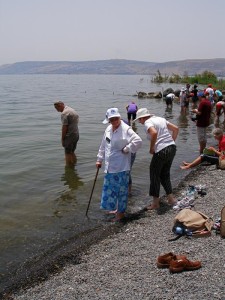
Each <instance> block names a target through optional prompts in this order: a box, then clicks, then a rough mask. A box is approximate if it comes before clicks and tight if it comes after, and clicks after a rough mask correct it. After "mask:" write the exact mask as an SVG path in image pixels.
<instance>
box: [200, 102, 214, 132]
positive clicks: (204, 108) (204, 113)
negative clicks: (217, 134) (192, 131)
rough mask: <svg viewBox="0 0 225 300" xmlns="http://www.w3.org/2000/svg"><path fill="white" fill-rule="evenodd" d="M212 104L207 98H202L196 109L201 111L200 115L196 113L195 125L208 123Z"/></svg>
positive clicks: (201, 125) (203, 125)
mask: <svg viewBox="0 0 225 300" xmlns="http://www.w3.org/2000/svg"><path fill="white" fill-rule="evenodd" d="M211 110H212V106H211V103H210V101H209V100H208V99H202V100H201V102H200V104H199V106H198V111H199V112H201V115H198V119H197V124H196V125H197V126H198V127H207V126H209V124H210V115H211Z"/></svg>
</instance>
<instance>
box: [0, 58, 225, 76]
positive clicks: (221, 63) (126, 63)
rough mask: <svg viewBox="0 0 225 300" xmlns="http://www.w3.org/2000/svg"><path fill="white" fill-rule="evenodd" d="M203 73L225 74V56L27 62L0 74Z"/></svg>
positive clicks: (5, 66) (3, 67) (14, 65)
mask: <svg viewBox="0 0 225 300" xmlns="http://www.w3.org/2000/svg"><path fill="white" fill-rule="evenodd" d="M158 70H159V71H160V72H161V74H162V75H165V74H166V75H171V74H173V73H174V74H179V75H184V73H186V74H188V75H190V76H191V75H195V74H200V73H202V72H204V71H206V70H207V71H211V72H213V73H214V74H215V75H217V76H221V77H225V58H215V59H188V60H181V61H169V62H164V63H155V62H146V61H136V60H126V59H110V60H96V61H81V62H73V61H25V62H17V63H14V64H8V65H2V66H0V75H9V74H124V75H125V74H126V75H135V74H137V75H155V74H156V72H157V71H158Z"/></svg>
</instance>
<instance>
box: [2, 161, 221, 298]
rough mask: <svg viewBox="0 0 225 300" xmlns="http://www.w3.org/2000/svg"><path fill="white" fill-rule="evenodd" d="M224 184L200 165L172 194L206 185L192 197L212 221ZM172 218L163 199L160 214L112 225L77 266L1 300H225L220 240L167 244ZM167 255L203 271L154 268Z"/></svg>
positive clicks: (183, 239)
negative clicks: (195, 264) (181, 257)
mask: <svg viewBox="0 0 225 300" xmlns="http://www.w3.org/2000/svg"><path fill="white" fill-rule="evenodd" d="M181 172H187V171H181ZM224 182H225V171H223V170H220V169H217V168H216V166H211V165H210V166H205V165H201V166H199V167H197V168H195V169H193V170H192V171H191V172H187V176H186V177H185V180H183V181H182V182H181V183H180V184H179V185H178V186H177V187H176V188H175V189H174V194H175V195H176V197H177V198H178V197H181V196H182V193H184V192H185V191H186V189H187V188H188V186H189V185H206V192H207V193H206V195H204V196H201V195H198V196H197V198H196V199H195V201H194V207H193V209H194V210H197V211H201V212H203V213H204V214H206V215H207V216H208V217H212V218H213V220H215V219H216V218H218V217H220V212H221V209H222V208H223V206H224V205H225V197H224ZM177 213H178V211H175V210H173V209H171V208H170V207H169V206H168V205H167V203H166V201H165V199H164V198H162V200H161V207H160V209H159V210H157V211H150V212H149V211H146V210H143V211H141V212H139V214H136V217H134V218H130V220H128V221H127V222H123V223H118V224H113V225H112V227H114V229H115V230H114V231H113V232H112V233H111V234H109V235H108V236H106V237H105V238H104V239H102V240H101V241H99V242H96V243H94V242H93V243H92V245H91V246H89V247H88V248H87V249H86V250H85V251H83V252H82V253H81V255H80V259H79V262H77V263H75V262H74V261H73V260H71V261H70V260H68V261H67V263H66V264H65V265H64V266H63V267H62V268H60V269H59V270H58V272H55V273H53V274H48V276H47V279H45V280H44V281H40V280H39V281H37V282H36V283H32V285H31V284H30V285H29V286H27V287H26V286H25V287H24V286H23V288H21V289H17V291H16V292H15V291H14V292H10V291H7V293H5V295H4V296H3V299H16V300H40V299H46V300H62V299H67V300H70V299H71V300H72V299H104V300H107V299H186V300H187V299H195V300H196V299H225V274H224V270H225V258H224V253H225V239H223V238H221V237H220V235H219V234H216V232H215V231H214V230H212V233H211V236H209V237H200V238H194V237H190V238H187V237H181V238H180V239H178V240H176V241H172V242H171V241H168V240H169V239H170V238H173V237H174V236H175V235H174V234H173V232H172V226H173V221H174V217H175V216H176V214H177ZM168 252H173V253H175V254H179V255H180V254H182V255H186V256H187V258H188V259H189V260H191V261H195V260H200V261H201V263H202V267H201V268H200V269H198V270H195V271H183V272H181V273H175V274H171V273H170V272H169V270H168V269H167V268H166V269H159V268H157V265H156V260H157V257H158V256H159V255H162V254H165V253H168Z"/></svg>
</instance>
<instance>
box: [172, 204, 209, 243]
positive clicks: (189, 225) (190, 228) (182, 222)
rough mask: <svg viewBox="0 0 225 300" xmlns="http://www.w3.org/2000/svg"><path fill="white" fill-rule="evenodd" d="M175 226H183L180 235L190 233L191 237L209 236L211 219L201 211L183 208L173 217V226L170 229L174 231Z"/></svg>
mask: <svg viewBox="0 0 225 300" xmlns="http://www.w3.org/2000/svg"><path fill="white" fill-rule="evenodd" d="M176 226H179V227H183V228H184V232H183V234H181V235H191V236H193V237H201V236H210V235H211V229H212V226H213V220H212V219H211V218H209V217H207V216H206V215H205V214H203V213H202V212H199V211H194V210H191V209H189V208H184V209H182V210H181V211H180V212H179V213H178V214H177V215H176V217H175V218H174V227H173V229H172V231H173V232H174V233H176ZM190 232H191V234H190ZM187 233H188V234H187Z"/></svg>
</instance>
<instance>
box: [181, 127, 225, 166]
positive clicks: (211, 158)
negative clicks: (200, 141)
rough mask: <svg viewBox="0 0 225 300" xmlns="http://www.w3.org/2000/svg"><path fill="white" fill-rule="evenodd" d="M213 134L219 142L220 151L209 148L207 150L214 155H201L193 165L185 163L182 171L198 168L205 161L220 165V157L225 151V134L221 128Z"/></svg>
mask: <svg viewBox="0 0 225 300" xmlns="http://www.w3.org/2000/svg"><path fill="white" fill-rule="evenodd" d="M212 133H213V135H214V138H215V139H216V140H217V141H218V142H219V147H218V150H217V149H215V148H214V147H209V148H207V149H208V150H210V151H212V153H214V155H207V154H201V155H200V156H199V157H197V158H196V159H195V160H194V161H193V162H191V163H188V162H186V161H183V166H180V168H181V169H182V170H187V169H190V168H193V167H196V166H197V165H199V164H201V163H202V162H203V161H207V162H209V163H210V164H211V165H218V163H219V156H220V154H221V152H222V151H225V135H224V134H223V130H222V129H221V128H216V129H214V130H213V132H212Z"/></svg>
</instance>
